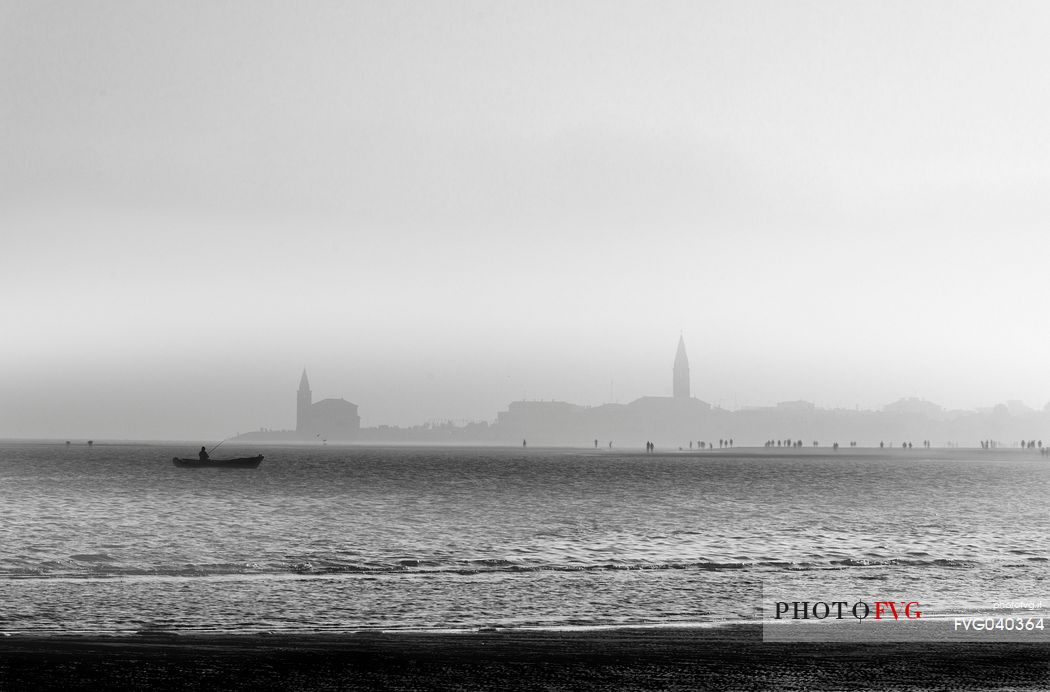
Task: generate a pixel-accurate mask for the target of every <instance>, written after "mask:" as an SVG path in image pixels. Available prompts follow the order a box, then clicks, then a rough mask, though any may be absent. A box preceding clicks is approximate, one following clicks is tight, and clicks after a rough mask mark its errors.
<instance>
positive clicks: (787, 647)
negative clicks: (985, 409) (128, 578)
mask: <svg viewBox="0 0 1050 692" xmlns="http://www.w3.org/2000/svg"><path fill="white" fill-rule="evenodd" d="M1048 685H1050V648H1048V647H1046V646H1045V645H1039V644H1019V643H1010V644H1005V643H999V644H997V643H987V644H984V643H958V642H956V643H921V644H916V643H897V644H894V643H887V644H863V645H859V644H846V643H830V644H829V643H823V644H820V643H806V644H789V643H765V642H763V641H762V640H761V632H760V630H759V628H757V627H754V626H739V627H729V628H703V629H622V630H595V631H582V632H580V631H577V632H550V631H520V630H518V631H506V632H471V633H463V634H449V633H375V632H370V633H359V634H346V635H327V634H326V635H294V636H287V635H279V636H267V635H223V636H209V635H181V636H175V635H170V636H169V635H164V634H151V635H140V636H133V637H84V636H67V637H43V636H9V637H4V638H2V639H0V687H3V688H5V689H97V688H99V687H100V686H104V687H109V688H118V689H158V688H170V687H175V686H178V687H180V688H182V689H308V690H311V689H366V688H367V689H434V688H436V689H468V690H471V689H477V690H480V689H655V688H659V689H683V690H684V689H714V690H772V689H776V690H840V689H880V690H886V689H888V690H947V689H952V690H977V689H980V690H985V689H1010V690H1018V689H1026V690H1027V689H1033V690H1034V689H1046V688H1047V686H1048Z"/></svg>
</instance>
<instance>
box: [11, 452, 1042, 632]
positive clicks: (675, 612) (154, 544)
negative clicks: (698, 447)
mask: <svg viewBox="0 0 1050 692" xmlns="http://www.w3.org/2000/svg"><path fill="white" fill-rule="evenodd" d="M198 447H199V444H198V445H197V446H194V445H192V444H184V445H172V444H101V443H96V444H94V445H93V446H91V447H89V446H87V445H85V444H83V443H77V444H72V445H69V446H67V445H65V444H62V443H0V632H2V633H7V634H19V633H21V634H24V633H38V634H45V633H62V634H75V633H96V634H97V633H105V634H134V633H158V632H160V633H163V632H171V633H175V634H178V633H190V632H208V633H262V632H274V633H305V632H354V631H361V630H392V631H396V630H478V629H487V628H547V629H561V628H574V627H575V628H591V627H617V626H636V627H637V626H644V627H681V626H698V625H699V626H707V625H710V626H716V625H724V624H727V623H728V624H731V623H743V622H756V621H758V620H759V619H760V618H761V617H762V607H763V594H765V593H770V592H776V593H778V594H781V595H782V597H785V598H794V599H799V600H802V599H824V600H833V599H837V598H842V599H846V598H854V597H856V598H866V599H867V600H868V601H871V600H872V599H875V598H880V597H882V598H892V599H897V600H900V599H905V600H909V601H911V600H918V601H921V602H923V603H924V605H925V607H927V608H929V609H930V610H931V611H933V612H942V613H950V612H951V611H952V610H953V609H960V608H965V607H971V606H973V607H976V606H979V605H981V604H985V603H987V602H989V601H993V600H1001V601H1002V600H1010V599H1013V600H1018V601H1024V600H1031V599H1038V598H1045V599H1046V600H1047V603H1048V604H1050V598H1047V597H1046V594H1048V593H1050V583H1048V577H1050V563H1048V559H1050V538H1048V537H1050V460H1048V459H1046V458H1044V457H1043V456H1041V455H1040V454H1039V453H1038V452H1030V451H1021V450H989V451H984V450H953V449H947V450H941V449H935V450H925V449H924V450H921V451H920V450H918V449H914V450H906V451H905V450H893V451H880V450H856V451H854V450H852V449H850V450H849V451H846V450H839V451H837V452H833V451H832V450H805V449H802V450H794V449H793V450H788V449H784V450H783V451H782V452H776V451H770V450H766V449H758V450H732V451H731V452H725V453H720V452H710V451H704V452H700V451H694V452H679V451H676V450H672V451H666V452H663V451H661V450H659V449H658V450H657V451H656V453H652V454H647V453H645V451H644V449H638V450H570V449H532V448H529V449H520V448H440V447H439V448H422V447H405V448H394V447H389V448H382V447H377V448H369V447H352V446H345V447H336V446H316V447H292V446H288V447H277V446H275V447H269V448H258V447H251V448H247V447H235V446H232V445H229V444H228V445H224V446H223V447H221V448H220V449H219V450H217V451H216V452H215V453H214V454H213V456H215V457H237V456H252V455H255V454H259V453H261V454H264V455H265V457H266V458H265V460H264V461H263V463H262V465H261V466H260V467H259V468H257V469H238V470H215V469H185V468H176V467H174V466H173V464H172V463H171V460H172V457H174V456H184V457H187V456H188V457H193V456H194V455H195V450H196V449H197V448H198Z"/></svg>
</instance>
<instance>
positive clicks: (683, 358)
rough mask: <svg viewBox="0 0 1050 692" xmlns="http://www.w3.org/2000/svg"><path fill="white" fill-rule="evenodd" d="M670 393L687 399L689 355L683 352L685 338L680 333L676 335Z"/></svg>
mask: <svg viewBox="0 0 1050 692" xmlns="http://www.w3.org/2000/svg"><path fill="white" fill-rule="evenodd" d="M664 391H667V390H664ZM672 393H673V396H674V398H676V399H688V398H689V396H690V395H689V356H687V355H686V354H685V339H684V338H683V337H682V336H681V335H679V337H678V351H677V352H676V353H675V354H674V382H673V390H672Z"/></svg>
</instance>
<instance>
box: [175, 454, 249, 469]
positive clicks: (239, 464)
mask: <svg viewBox="0 0 1050 692" xmlns="http://www.w3.org/2000/svg"><path fill="white" fill-rule="evenodd" d="M262 460H263V456H262V455H261V454H260V455H259V456H257V457H244V458H241V459H206V460H203V461H202V460H201V459H180V458H178V457H174V458H173V459H172V460H171V463H172V464H174V465H175V466H178V467H179V468H184V469H254V468H258V466H259V464H261V463H262Z"/></svg>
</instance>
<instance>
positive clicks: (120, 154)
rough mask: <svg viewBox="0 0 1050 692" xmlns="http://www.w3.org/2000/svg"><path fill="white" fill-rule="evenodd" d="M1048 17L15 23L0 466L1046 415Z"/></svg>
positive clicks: (238, 17)
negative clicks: (515, 413) (499, 416)
mask: <svg viewBox="0 0 1050 692" xmlns="http://www.w3.org/2000/svg"><path fill="white" fill-rule="evenodd" d="M1047 35H1050V6H1048V5H1046V3H1042V2H968V1H965V0H958V1H952V2H938V1H934V0H931V1H927V2H922V3H915V2H895V1H882V0H880V1H878V2H876V1H871V2H859V1H857V2H854V1H850V2H842V1H839V0H828V1H826V2H804V1H786V2H780V1H773V0H768V1H765V2H748V1H739V0H734V1H732V2H703V1H696V0H693V1H690V2H673V1H668V2H660V3H649V2H625V1H620V0H602V1H591V0H578V1H576V2H528V3H523V2H514V3H512V2H494V1H491V0H489V1H485V2H461V1H450V0H432V1H428V2H413V3H406V2H397V1H384V2H312V3H306V4H292V3H286V2H267V1H253V2H248V1H231V2H207V3H205V2H183V1H178V2H176V1H169V0H157V1H155V2H150V3H133V2H126V1H124V2H111V1H106V0H99V1H98V2H91V3H83V2H74V1H72V0H66V1H56V2H49V1H47V0H39V1H38V0H34V1H32V2H29V1H23V2H16V1H12V0H0V295H2V296H3V297H2V299H0V437H57V438H64V437H95V438H106V437H119V438H128V439H149V438H157V439H196V438H202V439H204V438H208V439H222V438H224V437H227V436H229V435H231V434H233V433H234V432H246V431H249V430H254V429H258V428H260V427H266V428H274V429H281V428H289V427H292V426H294V415H295V388H296V387H297V385H298V381H299V375H300V373H301V371H302V369H303V368H304V367H305V368H306V369H307V371H308V372H309V375H310V381H311V385H312V387H313V391H314V396H315V399H319V398H327V397H336V398H338V397H343V398H346V399H347V400H349V401H352V402H354V403H356V404H358V406H359V407H360V414H361V417H362V424H363V425H378V424H389V425H413V424H417V423H423V422H427V421H440V420H456V421H465V420H493V419H494V418H495V416H496V412H497V411H499V410H501V409H504V408H506V405H507V404H508V403H509V402H510V401H513V400H518V399H522V398H527V399H544V400H550V399H555V400H564V401H571V402H574V403H579V404H584V405H596V404H601V403H605V402H609V401H617V402H623V403H625V402H628V401H631V400H633V399H635V398H637V397H640V396H645V395H657V396H662V395H669V394H670V392H671V365H672V362H673V358H674V352H675V346H676V344H677V341H678V337H679V335H682V336H684V338H685V342H686V345H687V348H688V352H689V358H690V363H691V366H692V388H693V393H694V395H695V396H697V397H698V398H700V399H703V400H705V401H708V402H710V403H713V404H716V405H721V406H724V407H727V408H737V407H742V406H746V405H768V404H772V403H776V402H778V401H785V400H795V399H805V400H808V401H812V402H815V403H817V404H818V405H820V406H826V407H837V406H842V407H848V408H853V407H857V406H859V407H861V408H879V407H881V406H882V405H884V404H886V403H889V402H891V401H894V400H896V399H898V398H900V397H905V396H919V397H923V398H926V399H930V400H932V401H935V402H937V403H939V404H941V405H943V406H945V407H947V408H975V407H979V406H990V405H994V404H996V403H999V402H1002V401H1006V400H1011V399H1019V400H1022V401H1024V402H1025V403H1027V404H1028V405H1029V406H1033V407H1035V408H1042V407H1043V406H1044V405H1045V404H1046V403H1047V402H1048V401H1050V377H1048V376H1047V374H1046V371H1047V368H1046V364H1047V351H1048V345H1050V320H1048V319H1047V317H1046V316H1045V314H1044V310H1043V304H1042V299H1044V298H1045V297H1047V296H1048V295H1050V271H1048V268H1050V267H1048V258H1050V234H1048V233H1047V232H1046V230H1047V227H1048V220H1050V195H1047V194H1046V191H1047V189H1048V183H1050V128H1047V126H1046V123H1047V122H1050V82H1048V81H1047V80H1046V79H1045V74H1044V73H1045V66H1046V65H1047V64H1050V43H1048V42H1047V41H1046V40H1045V37H1046V36H1047Z"/></svg>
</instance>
